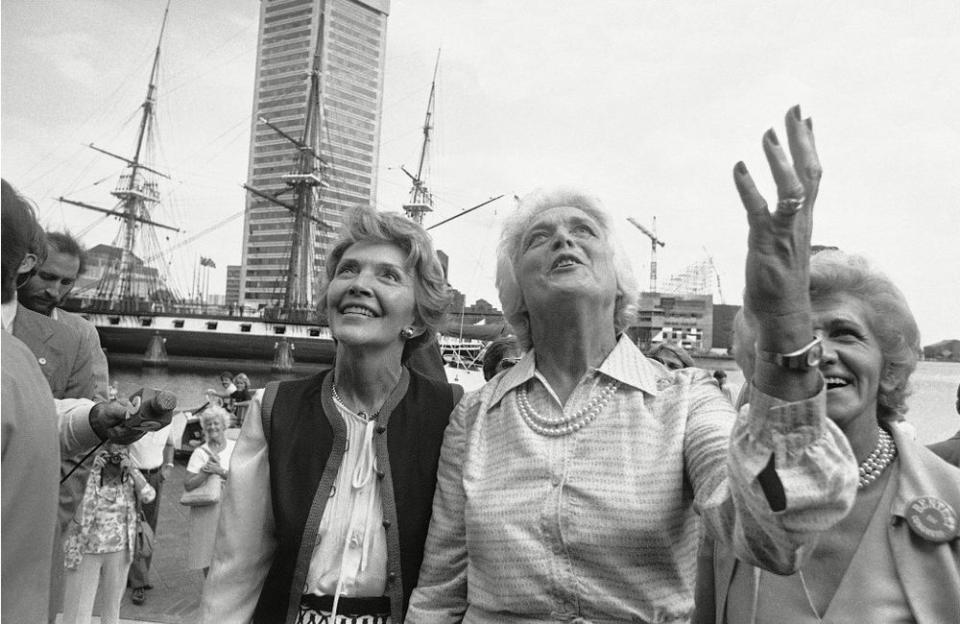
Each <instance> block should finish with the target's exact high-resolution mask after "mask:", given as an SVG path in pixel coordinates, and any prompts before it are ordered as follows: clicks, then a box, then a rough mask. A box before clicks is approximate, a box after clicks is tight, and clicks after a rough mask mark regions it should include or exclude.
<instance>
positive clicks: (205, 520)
mask: <svg viewBox="0 0 960 624" xmlns="http://www.w3.org/2000/svg"><path fill="white" fill-rule="evenodd" d="M229 421H230V414H228V413H227V411H226V410H225V409H223V408H222V407H215V406H214V407H208V408H207V409H206V410H205V411H204V412H203V413H202V414H201V415H200V423H201V425H202V426H203V435H204V443H203V445H202V446H200V447H199V448H196V449H194V451H193V453H192V454H191V455H190V461H189V462H188V463H187V476H186V477H185V478H184V480H183V489H184V490H186V491H188V492H189V491H191V490H195V489H197V488H198V487H200V486H201V485H203V484H204V482H205V481H207V479H221V480H222V481H226V480H227V477H228V475H229V474H230V458H231V456H232V455H233V450H234V446H235V444H236V443H235V442H234V441H233V440H229V439H227V437H226V435H225V433H226V431H227V424H228V423H229ZM221 485H222V484H221ZM220 508H221V503H220V501H217V502H215V503H213V504H212V505H203V506H199V507H191V508H190V531H189V540H188V550H187V568H188V569H190V570H203V575H204V576H206V575H207V570H208V569H209V567H210V560H211V559H212V558H213V540H214V538H215V537H216V535H217V522H218V521H219V520H220Z"/></svg>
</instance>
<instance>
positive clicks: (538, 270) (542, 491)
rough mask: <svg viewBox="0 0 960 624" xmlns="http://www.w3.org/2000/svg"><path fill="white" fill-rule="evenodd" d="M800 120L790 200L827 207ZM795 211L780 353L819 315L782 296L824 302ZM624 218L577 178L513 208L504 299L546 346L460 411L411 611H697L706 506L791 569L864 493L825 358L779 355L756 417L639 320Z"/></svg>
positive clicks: (773, 304) (761, 260)
mask: <svg viewBox="0 0 960 624" xmlns="http://www.w3.org/2000/svg"><path fill="white" fill-rule="evenodd" d="M789 123H790V130H791V144H793V145H797V148H798V150H799V154H798V156H799V158H800V160H801V162H800V163H798V168H797V171H798V173H794V172H793V169H792V168H787V167H780V166H779V165H778V167H777V170H776V172H777V174H778V182H779V181H781V180H783V189H781V190H782V192H784V195H783V197H784V202H783V206H784V207H783V209H782V210H779V209H778V215H779V214H781V213H786V212H787V211H789V210H790V209H791V208H794V207H795V205H796V204H802V203H804V202H803V201H801V200H800V199H799V198H796V197H795V196H794V195H787V194H786V193H787V192H788V191H787V189H790V191H791V192H793V193H797V192H798V191H797V190H796V189H799V192H802V193H804V194H805V196H806V197H807V198H809V200H807V203H806V211H807V212H809V210H810V208H811V207H812V197H813V193H814V192H815V188H816V179H813V178H808V177H801V180H803V186H801V184H800V183H799V182H797V176H798V175H800V176H803V174H804V173H806V172H813V171H815V166H814V165H815V162H816V155H815V153H814V152H813V148H812V136H811V135H810V133H809V130H808V126H807V125H806V124H804V123H803V122H801V121H799V119H797V120H796V121H793V117H792V116H791V122H789ZM778 149H779V148H778ZM781 169H783V171H781ZM791 176H792V179H791ZM791 183H795V184H791ZM794 187H796V189H795V188H794ZM784 225H785V226H787V227H771V226H770V224H769V219H766V220H764V219H762V218H760V217H759V216H751V217H750V226H751V227H750V238H749V247H748V252H747V263H746V264H747V275H748V279H747V297H746V303H745V305H746V306H747V307H748V308H749V309H751V310H752V312H753V313H754V314H755V315H757V316H758V317H759V318H761V319H763V323H762V324H760V325H759V326H760V327H761V328H762V330H763V333H762V340H761V342H760V344H761V345H762V348H763V349H765V350H768V351H772V352H775V353H790V352H793V351H796V350H797V349H798V348H800V347H803V345H804V344H806V343H807V342H809V341H810V337H811V336H813V328H812V325H811V320H810V318H809V314H806V315H804V314H793V315H785V314H783V313H782V311H784V310H805V309H808V308H805V303H806V297H807V289H806V285H805V279H806V270H805V267H806V262H805V261H806V252H807V250H808V249H809V247H808V246H806V245H805V246H803V247H801V246H798V245H790V244H785V243H786V241H788V240H790V241H792V240H793V239H795V238H798V237H799V238H802V229H803V228H802V223H801V222H800V219H796V220H792V219H786V218H784ZM614 227H615V226H614V221H613V218H612V217H611V216H610V214H609V213H607V212H606V210H605V209H604V208H603V207H602V206H601V204H600V203H599V201H598V200H596V199H595V198H593V197H591V196H589V195H585V194H583V193H580V192H575V191H565V190H554V191H540V192H534V193H533V194H531V195H528V196H527V197H526V198H524V199H523V200H522V201H521V203H520V205H519V206H518V208H517V210H516V211H515V213H513V214H512V215H511V217H510V218H509V219H508V222H507V223H506V224H505V226H504V231H503V234H502V236H501V240H500V245H499V248H498V265H497V286H498V289H499V291H500V302H501V305H502V307H503V310H504V315H505V316H506V319H507V321H508V322H509V323H510V325H511V326H512V327H513V328H514V330H515V331H516V333H517V338H518V341H519V343H520V345H521V346H522V347H530V348H531V349H530V350H529V351H527V352H526V354H525V355H524V357H523V359H522V360H521V361H520V363H519V364H517V365H516V366H514V367H513V368H511V369H510V370H508V371H506V372H505V373H504V374H502V375H499V376H497V377H495V378H494V379H493V380H491V381H490V382H488V383H487V384H486V385H485V386H484V387H483V388H481V389H480V390H478V391H476V392H473V393H471V394H469V395H467V396H466V397H465V398H464V399H463V400H462V401H461V402H460V404H459V405H458V407H457V409H456V410H454V412H453V415H452V416H451V422H450V425H449V427H448V428H447V430H446V433H445V439H444V444H443V451H442V453H441V458H440V464H439V473H438V480H437V491H436V496H435V500H434V505H433V516H432V519H431V524H430V531H429V535H428V538H427V543H426V551H425V555H424V562H423V566H422V570H421V573H420V580H419V584H418V586H417V588H416V589H415V590H414V593H413V596H412V598H411V600H410V610H409V612H408V613H407V620H406V621H407V622H408V623H410V624H424V623H437V622H460V621H465V622H506V623H511V622H532V621H540V620H543V621H590V622H627V621H642V622H683V621H686V620H688V619H689V618H690V616H691V614H692V612H693V607H694V598H693V581H694V577H695V567H696V552H697V546H698V542H699V533H700V522H698V519H697V514H698V513H699V515H700V518H701V520H702V521H703V522H704V523H705V524H706V527H707V531H708V532H709V533H710V534H711V535H713V536H714V537H715V538H716V539H717V540H718V541H720V542H722V543H723V544H725V545H728V546H729V547H731V548H732V549H733V550H734V551H736V552H737V553H738V554H739V555H740V556H742V557H743V558H744V559H747V560H749V561H751V562H754V563H757V564H758V565H761V566H763V567H765V568H768V569H771V570H774V571H776V572H780V573H787V572H792V571H794V570H796V568H797V567H798V566H799V565H800V564H801V563H802V561H803V558H804V554H805V552H806V551H807V549H808V548H809V547H810V546H811V544H812V543H813V542H814V541H815V539H816V537H817V536H818V535H819V533H820V532H821V531H823V530H825V529H827V528H828V527H830V526H832V525H833V524H834V523H836V522H837V521H839V520H840V519H841V518H842V517H843V516H844V515H845V514H846V512H847V510H848V509H849V508H850V504H851V502H852V499H853V497H854V495H855V491H856V462H855V461H854V458H853V455H852V453H851V450H850V446H849V444H848V442H847V440H846V438H845V437H844V436H843V433H842V432H841V431H840V430H839V428H838V427H837V426H836V425H835V424H833V423H832V422H830V421H829V420H828V419H827V418H826V415H825V414H824V413H823V412H824V410H823V409H822V405H823V398H824V396H823V395H824V392H825V389H824V388H823V385H822V381H821V379H820V376H819V373H818V372H817V371H816V370H814V369H798V370H794V369H791V368H787V367H784V366H781V365H778V364H774V363H773V362H768V361H767V360H764V361H763V362H761V364H760V365H759V366H758V368H757V371H756V374H755V375H754V379H753V383H754V392H753V401H752V403H751V406H750V410H749V411H746V410H745V411H743V412H741V413H740V414H739V415H737V414H736V413H735V412H734V410H733V407H732V406H731V405H730V403H729V402H728V401H727V400H726V399H725V398H724V397H723V395H722V394H721V392H720V390H719V388H718V387H717V385H716V383H714V380H713V379H712V378H711V377H710V376H709V374H708V373H707V372H706V371H703V370H700V369H698V368H683V369H679V370H670V369H668V368H667V367H665V366H661V365H660V364H658V363H655V362H653V361H652V360H649V359H648V358H646V357H644V355H643V354H642V353H641V352H640V351H639V349H637V348H636V346H635V345H634V344H633V342H632V341H631V340H630V338H629V336H627V335H625V334H623V333H621V332H623V330H624V329H625V328H626V327H628V326H629V325H630V323H631V321H632V320H633V319H634V317H635V310H636V305H637V301H638V292H637V284H636V280H635V278H633V277H632V275H631V274H630V271H629V256H627V255H626V254H625V252H624V251H623V250H622V249H621V248H620V247H619V245H618V244H617V243H616V242H615V239H614V232H613V230H614ZM781 243H784V244H781ZM783 284H791V285H793V284H796V286H790V287H784V286H783Z"/></svg>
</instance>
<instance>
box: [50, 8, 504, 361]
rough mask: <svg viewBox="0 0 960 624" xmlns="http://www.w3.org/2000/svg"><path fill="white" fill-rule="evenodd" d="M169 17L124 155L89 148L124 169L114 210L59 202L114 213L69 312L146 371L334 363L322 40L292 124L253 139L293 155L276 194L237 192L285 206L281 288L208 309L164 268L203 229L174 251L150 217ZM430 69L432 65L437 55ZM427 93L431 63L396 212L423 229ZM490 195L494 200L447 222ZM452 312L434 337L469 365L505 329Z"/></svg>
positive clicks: (262, 121) (156, 199)
mask: <svg viewBox="0 0 960 624" xmlns="http://www.w3.org/2000/svg"><path fill="white" fill-rule="evenodd" d="M168 14H169V4H168V6H167V9H166V10H165V12H164V16H163V21H162V24H161V28H160V35H159V38H158V41H157V46H156V49H155V52H154V55H153V63H152V66H151V71H150V76H149V80H148V86H147V92H146V97H145V98H144V100H143V102H142V104H141V106H140V111H139V124H138V126H137V133H136V137H135V141H134V146H133V149H132V151H131V153H130V155H121V154H117V153H114V152H112V151H109V150H106V149H103V148H101V147H98V146H95V145H93V144H91V145H90V147H91V148H92V149H94V150H96V151H97V152H99V153H100V154H102V155H104V156H107V157H110V158H114V159H117V160H119V161H121V162H122V163H123V172H122V173H121V175H120V176H119V178H118V180H117V183H116V186H115V188H114V190H113V191H112V192H111V194H112V195H113V197H114V198H115V199H116V203H115V204H114V205H113V207H102V206H98V205H94V204H91V203H87V202H82V201H77V200H75V199H71V198H68V197H61V198H60V201H62V202H64V203H66V204H70V205H73V206H77V207H79V208H83V209H86V210H92V211H96V212H99V213H101V214H104V215H106V216H112V217H115V218H116V219H117V220H118V221H119V223H120V226H119V229H118V233H117V235H116V237H115V239H114V241H113V244H112V245H100V246H97V247H94V248H93V249H92V250H91V251H96V252H98V253H96V254H95V257H96V262H94V263H90V265H91V266H90V268H91V269H92V270H91V271H88V273H93V275H94V277H95V280H89V281H88V283H87V284H86V285H85V286H84V287H83V288H78V290H77V293H76V294H77V297H75V298H74V299H72V300H71V301H69V302H67V307H68V308H71V309H74V310H78V311H80V312H82V313H83V314H84V315H85V316H86V317H87V318H89V319H90V320H91V321H92V322H93V323H94V324H95V325H96V326H97V328H98V331H99V333H100V338H101V343H102V345H103V347H104V348H105V349H106V350H107V351H108V353H110V352H116V353H137V354H145V356H146V360H145V361H146V362H148V363H149V362H151V361H156V362H157V363H159V362H160V361H162V360H164V359H165V356H166V355H170V356H190V357H209V358H232V359H252V360H267V361H270V360H273V361H274V364H275V366H279V367H280V368H283V367H285V366H289V365H292V362H293V360H294V359H295V360H296V361H298V362H308V363H313V362H315V363H329V362H330V361H332V358H333V355H334V350H335V349H334V343H333V340H332V337H331V335H330V331H329V328H328V327H327V324H326V322H325V319H324V318H323V317H322V315H321V314H320V313H318V311H317V307H316V303H315V291H316V285H317V276H318V275H320V274H321V273H322V271H323V267H322V266H320V265H321V264H322V256H323V254H322V253H321V254H318V253H317V245H318V243H320V242H321V241H322V240H323V239H324V238H327V239H330V238H331V237H332V234H331V232H330V231H331V230H332V229H333V228H332V227H331V225H330V223H331V222H332V220H331V219H330V218H329V215H326V214H325V211H328V210H330V211H332V212H336V213H338V214H342V213H343V211H344V208H343V207H331V206H330V205H328V200H325V199H324V193H323V190H324V188H326V187H327V186H328V180H329V179H330V176H331V175H336V172H335V171H332V165H331V160H332V159H331V158H330V157H329V156H328V155H327V154H324V153H323V150H322V141H321V130H322V128H323V127H324V125H323V111H324V109H323V101H322V97H323V93H322V82H321V78H322V72H323V71H324V68H325V64H324V46H323V45H322V42H321V36H320V35H319V34H318V35H317V37H316V44H315V49H314V50H313V53H312V55H311V59H310V65H309V70H308V72H307V80H308V83H309V84H308V87H307V89H306V102H305V105H304V106H305V108H304V109H303V111H304V113H303V115H302V122H301V123H299V124H298V126H299V127H296V128H291V127H290V123H289V122H285V121H274V120H271V119H269V118H266V117H265V116H263V115H261V114H257V115H256V117H257V122H256V127H255V132H258V133H259V132H270V133H272V135H273V137H275V139H276V142H277V143H278V144H281V145H283V147H285V148H286V149H287V150H288V151H292V152H293V153H294V154H295V158H294V162H293V163H289V165H290V167H289V170H288V171H287V172H286V173H284V174H283V175H282V177H281V179H282V182H283V184H282V186H281V187H280V188H279V189H278V188H262V187H259V186H258V185H256V184H255V183H254V182H255V181H254V180H253V179H252V177H251V183H249V184H244V185H243V186H244V188H245V189H246V191H247V192H248V193H249V195H250V197H251V198H252V199H256V200H259V201H258V203H259V204H260V205H264V204H267V205H269V206H272V207H274V211H275V212H276V209H282V211H284V212H285V213H288V218H289V220H290V221H292V227H291V228H290V236H289V239H288V241H287V243H286V245H287V246H286V247H284V248H283V254H284V260H285V264H286V267H285V271H283V273H282V275H283V279H282V281H278V285H279V286H280V288H279V289H278V290H275V291H273V292H271V298H272V299H273V300H272V301H271V302H269V303H266V302H261V303H259V305H256V307H254V306H249V305H241V304H233V305H210V304H206V303H205V302H204V301H203V299H202V298H198V297H196V296H184V295H182V294H180V293H178V292H177V289H176V288H175V287H173V286H172V280H171V278H170V275H169V274H168V273H167V272H166V270H165V268H166V267H169V266H170V263H171V260H172V256H173V254H175V253H176V251H177V249H179V248H182V246H183V245H185V244H188V243H189V242H191V241H192V240H195V239H196V238H198V237H199V236H201V235H204V234H207V233H209V232H208V230H209V228H208V230H204V231H201V232H199V233H197V234H194V235H192V236H189V237H187V238H185V239H183V240H181V241H179V242H177V243H175V244H172V245H171V244H169V243H167V244H166V245H164V244H163V243H162V237H163V236H164V234H166V233H169V232H174V233H179V232H180V226H179V224H177V223H165V222H163V221H162V219H161V217H160V216H158V215H159V214H160V213H161V211H160V210H159V209H158V208H159V207H160V206H162V203H163V196H162V195H163V194H162V191H161V188H162V186H163V183H164V181H165V180H166V179H167V178H168V177H169V176H168V175H167V174H166V173H165V172H164V171H163V170H162V169H161V168H160V167H158V166H156V165H155V163H154V159H153V156H154V154H155V152H156V138H157V136H158V132H157V120H156V107H157V98H158V86H157V82H158V75H159V65H160V58H161V48H162V43H163V35H164V30H165V29H166V25H167V17H168ZM317 19H318V20H320V23H319V25H317V28H318V29H319V32H322V29H323V23H322V20H323V19H324V16H323V14H322V13H321V14H320V15H319V16H318V17H317ZM437 63H438V65H439V55H438V59H437ZM435 86H436V67H435V69H434V80H433V83H432V84H431V90H430V97H429V100H428V105H427V113H426V119H425V122H424V126H423V143H422V145H421V150H420V157H419V164H418V167H417V169H416V173H412V172H410V171H408V170H407V169H406V168H403V171H404V173H406V175H408V176H409V177H410V179H411V182H412V189H411V193H410V200H409V202H408V203H407V204H405V205H404V206H403V210H404V211H405V212H406V214H407V215H408V217H410V218H411V219H414V220H416V221H417V222H419V223H421V224H422V223H423V217H424V214H425V213H428V212H431V211H432V210H433V201H432V196H431V194H430V192H429V190H428V188H427V184H426V180H425V178H424V162H425V158H426V156H427V148H428V145H429V141H430V132H431V129H432V115H433V106H434V95H435ZM252 158H253V156H252V155H251V159H252ZM251 162H252V161H251ZM252 170H253V167H252V166H251V171H252ZM501 197H502V196H501ZM496 199H499V197H497V198H493V199H491V200H488V201H486V202H483V203H482V204H480V205H478V206H474V207H473V208H470V209H467V210H464V211H462V212H460V213H459V214H458V215H455V216H454V217H451V218H450V219H453V218H456V217H457V216H461V215H463V214H467V213H468V212H471V211H472V210H475V209H477V208H479V207H481V206H483V205H487V204H489V203H490V202H492V201H495V200H496ZM249 211H250V208H249V207H248V212H249ZM450 219H447V220H445V221H449V220H450ZM445 221H441V222H439V223H437V224H435V225H434V226H431V227H436V226H437V225H442V224H443V223H444V222H445ZM333 222H335V220H333ZM251 229H252V228H251ZM428 229H429V228H428ZM205 263H211V264H212V260H210V259H207V258H201V260H200V264H201V265H204V264H205ZM241 303H242V301H241ZM459 312H460V314H459V315H457V314H454V315H453V319H452V320H451V323H450V326H449V327H448V328H447V329H448V331H445V332H444V334H447V335H445V336H441V337H440V343H441V347H442V349H443V351H444V358H445V360H446V361H447V362H449V363H450V364H453V365H457V366H464V367H475V366H476V365H477V364H478V360H479V357H480V354H481V352H482V349H483V346H484V344H485V341H486V340H489V339H492V338H493V337H495V336H496V335H499V334H500V333H502V331H503V323H502V320H501V321H500V322H499V323H497V322H494V323H481V324H478V325H474V324H473V321H474V320H475V319H469V320H465V315H464V314H463V311H462V310H461V311H459Z"/></svg>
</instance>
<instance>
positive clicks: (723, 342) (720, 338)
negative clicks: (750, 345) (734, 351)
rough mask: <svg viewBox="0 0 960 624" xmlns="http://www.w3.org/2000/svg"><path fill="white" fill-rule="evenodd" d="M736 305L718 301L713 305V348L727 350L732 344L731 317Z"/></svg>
mask: <svg viewBox="0 0 960 624" xmlns="http://www.w3.org/2000/svg"><path fill="white" fill-rule="evenodd" d="M739 311H740V306H738V305H728V304H722V303H718V304H716V305H714V306H713V348H714V349H724V350H727V349H729V348H730V347H732V346H733V319H734V317H736V316H737V312H739Z"/></svg>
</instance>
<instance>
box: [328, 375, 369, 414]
mask: <svg viewBox="0 0 960 624" xmlns="http://www.w3.org/2000/svg"><path fill="white" fill-rule="evenodd" d="M332 387H333V400H334V401H336V402H337V403H339V404H340V405H342V406H343V407H345V408H347V409H348V410H349V409H350V406H349V405H347V403H346V401H344V400H343V398H342V397H341V396H340V393H339V392H337V382H333V384H332ZM350 411H351V412H352V411H353V410H350ZM355 413H356V415H357V416H359V417H360V418H362V419H363V420H376V419H377V416H379V415H380V410H377V411H376V412H374V413H373V415H371V416H368V415H367V413H366V412H365V411H363V410H360V411H359V412H355Z"/></svg>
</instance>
